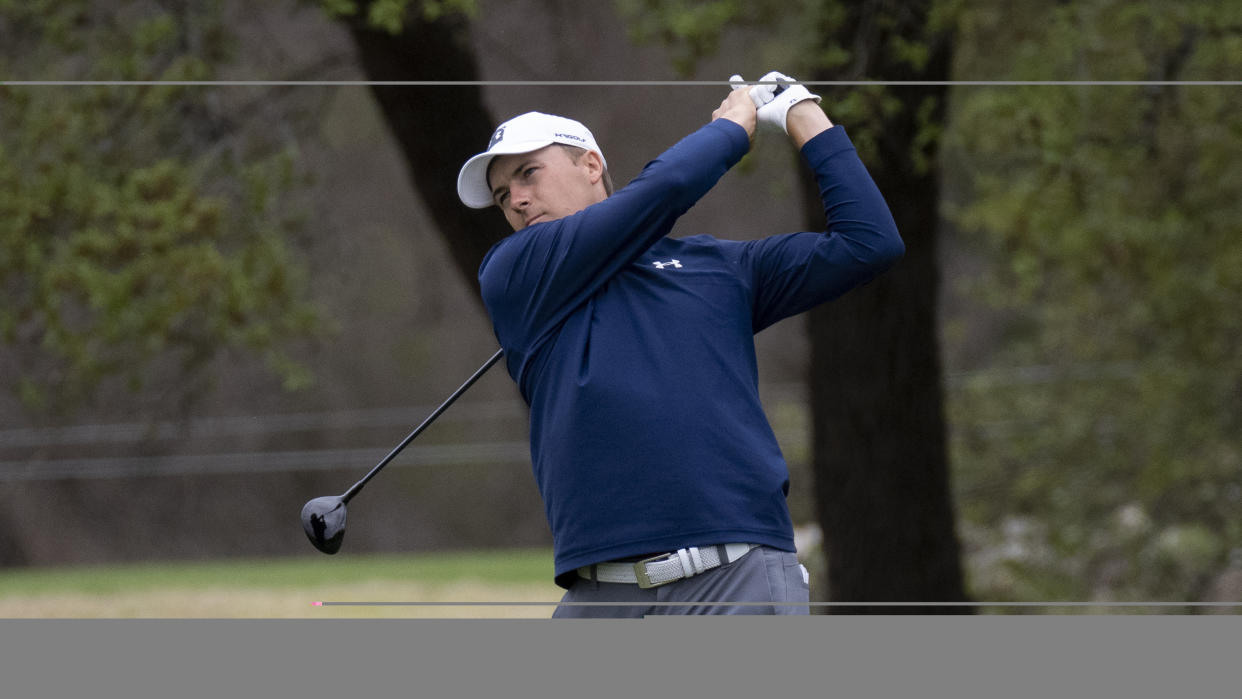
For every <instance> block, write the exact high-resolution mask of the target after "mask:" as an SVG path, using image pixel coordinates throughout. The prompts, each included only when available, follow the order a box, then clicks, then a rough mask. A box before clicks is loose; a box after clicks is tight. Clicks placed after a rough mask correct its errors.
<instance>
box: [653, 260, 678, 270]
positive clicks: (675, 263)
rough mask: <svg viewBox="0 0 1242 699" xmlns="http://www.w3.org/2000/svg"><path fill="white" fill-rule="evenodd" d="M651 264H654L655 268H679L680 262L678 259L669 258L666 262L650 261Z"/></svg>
mask: <svg viewBox="0 0 1242 699" xmlns="http://www.w3.org/2000/svg"><path fill="white" fill-rule="evenodd" d="M651 264H653V265H655V268H656V269H664V268H665V267H672V268H674V269H681V262H679V261H678V260H669V261H668V262H652V263H651Z"/></svg>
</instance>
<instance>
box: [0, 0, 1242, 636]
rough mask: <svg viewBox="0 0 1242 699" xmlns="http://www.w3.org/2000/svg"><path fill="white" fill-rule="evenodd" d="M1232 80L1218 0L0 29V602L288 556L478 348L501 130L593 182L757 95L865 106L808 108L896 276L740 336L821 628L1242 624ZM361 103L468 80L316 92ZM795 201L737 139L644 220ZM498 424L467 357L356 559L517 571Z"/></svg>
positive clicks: (1230, 13)
mask: <svg viewBox="0 0 1242 699" xmlns="http://www.w3.org/2000/svg"><path fill="white" fill-rule="evenodd" d="M1240 67H1242V2H1213V3H1196V2H1189V3H1178V4H1166V5H1157V4H1154V3H1143V4H1136V3H1126V2H1117V1H1113V0H1083V1H1081V2H1067V3H1055V4H1048V5H1047V6H1032V7H1025V6H1022V5H1021V4H1019V5H1017V6H1015V5H1013V4H1012V3H996V2H982V1H979V0H939V1H935V2H914V3H888V2H879V1H875V0H872V1H859V2H845V1H831V0H830V1H823V2H810V1H809V0H793V1H790V0H786V2H782V3H776V2H767V1H766V0H764V1H760V2H753V1H752V2H741V1H740V0H737V1H728V0H716V1H709V2H697V3H696V2H677V1H673V0H616V1H615V2H599V3H574V2H567V1H565V0H516V1H513V0H511V1H507V2H500V1H499V0H371V1H369V2H367V1H362V0H358V1H355V0H321V1H318V2H316V1H313V0H301V1H298V0H273V1H272V2H266V3H260V4H255V3H247V2H241V1H240V0H215V1H209V0H204V1H202V2H191V1H181V0H132V1H129V0H111V1H110V2H79V1H74V0H62V1H61V2H56V3H51V2H29V3H12V2H0V80H3V81H5V84H3V85H0V294H2V296H0V298H2V300H3V302H2V303H0V388H2V389H3V390H2V392H0V573H2V572H3V571H4V570H5V569H8V570H11V571H12V570H20V569H29V568H38V567H44V566H64V565H77V564H87V563H91V564H94V563H105V562H137V561H161V560H170V561H204V560H208V559H213V560H214V559H234V558H253V557H286V556H299V557H308V558H309V557H317V556H321V554H319V553H317V552H315V551H314V550H313V549H312V548H311V546H310V545H309V544H308V542H307V541H306V539H305V536H304V534H303V533H302V532H301V528H300V525H299V519H298V513H299V511H300V509H301V506H302V504H303V503H304V502H306V501H307V500H309V499H310V498H312V497H316V496H319V495H329V494H337V493H340V492H342V491H343V490H345V488H347V487H348V486H349V485H350V484H352V483H353V482H354V481H355V480H356V479H357V478H359V477H360V476H361V475H362V474H363V473H365V472H366V470H367V469H369V468H370V467H371V466H372V465H374V464H375V463H376V462H377V461H378V460H379V459H380V458H381V457H382V456H384V454H386V453H387V452H388V450H389V449H391V447H392V446H394V445H395V444H396V443H397V442H398V441H400V439H401V438H402V437H404V436H405V434H406V433H408V431H409V429H410V428H411V427H412V426H413V425H415V424H417V423H418V422H419V421H421V420H422V419H423V417H425V416H426V415H427V414H428V413H429V412H430V411H431V410H432V409H433V408H434V407H435V406H436V405H438V404H439V403H440V401H441V400H443V399H444V398H445V397H446V396H447V395H448V394H449V393H450V392H451V391H452V390H453V389H455V388H456V387H457V386H458V385H459V384H460V383H461V382H462V381H463V380H464V379H465V378H466V377H467V376H469V375H470V373H471V372H472V371H473V370H474V369H475V368H476V367H477V366H479V365H480V364H481V363H482V362H483V361H484V360H486V359H487V358H488V357H489V356H491V354H492V353H493V352H494V351H495V348H496V341H495V338H494V336H493V334H492V332H491V329H490V324H489V323H488V320H487V318H486V315H485V314H484V312H483V310H482V305H481V303H480V301H479V298H478V293H477V286H476V284H475V282H474V278H473V271H474V269H476V268H477V264H478V259H479V258H480V257H481V255H482V253H483V252H484V251H485V250H486V247H487V243H486V241H487V239H488V236H490V235H494V234H495V231H496V230H497V227H500V226H504V223H503V221H502V220H501V219H500V216H499V215H498V214H496V212H494V211H487V212H472V211H467V210H464V207H461V206H460V204H458V203H457V201H456V196H455V193H454V191H453V189H452V188H453V185H454V183H455V178H456V174H457V168H458V167H460V164H461V162H463V161H464V159H465V157H468V156H469V155H471V154H473V153H474V152H478V151H479V150H482V149H483V148H484V147H485V146H486V144H487V139H488V137H489V136H490V130H491V128H492V126H494V125H495V124H496V123H499V122H500V121H502V120H504V119H506V118H508V117H510V116H513V115H515V114H518V113H521V112H524V111H528V110H532V109H534V110H539V111H545V112H552V113H558V114H564V115H566V116H570V117H573V118H576V119H579V120H581V121H583V122H584V123H586V124H587V125H588V126H589V127H590V128H591V129H592V130H593V132H594V133H595V135H596V137H597V139H598V141H599V143H600V145H601V148H602V149H603V150H604V154H605V156H606V157H607V160H608V163H609V167H610V170H611V172H612V176H613V179H614V181H616V183H617V185H618V186H621V185H623V184H624V183H625V182H627V181H629V180H630V179H632V178H633V177H634V176H635V175H636V174H637V173H638V172H639V171H640V170H641V168H642V167H643V165H644V163H646V162H647V161H648V160H650V159H651V158H653V157H655V156H656V155H657V154H659V153H660V152H661V151H662V150H664V149H665V148H667V147H668V146H670V145H672V144H673V143H675V142H676V141H677V140H678V139H679V138H681V137H682V136H684V135H685V134H687V133H689V132H691V131H692V130H694V129H696V128H697V127H698V126H700V125H701V124H703V123H705V122H706V121H708V120H709V119H710V114H711V112H712V110H713V109H714V108H715V107H716V106H717V105H718V104H719V102H720V100H721V99H722V98H723V96H724V91H725V89H726V87H725V84H724V83H725V81H726V80H727V78H728V77H729V76H730V75H732V74H733V73H741V74H742V75H743V76H744V77H746V78H748V79H752V80H753V79H758V78H759V77H760V76H761V75H762V74H764V73H766V72H767V71H768V70H770V69H773V68H775V69H779V70H782V71H783V72H786V73H789V74H792V75H794V76H796V77H798V78H801V79H803V80H808V81H812V80H814V81H869V82H871V83H872V84H869V85H839V84H838V85H830V84H821V85H817V86H815V87H814V88H813V91H815V92H818V93H819V94H821V95H823V97H824V100H823V102H822V107H823V108H824V109H825V111H826V112H827V113H828V115H829V116H830V117H831V118H832V119H833V120H834V122H836V123H838V124H841V125H843V126H845V128H847V129H848V131H849V133H850V136H851V138H852V139H853V141H854V142H855V144H856V145H857V146H858V149H859V151H860V154H861V155H862V157H863V160H864V162H865V163H866V164H867V165H868V168H869V169H870V170H871V172H872V174H873V176H875V178H876V180H877V183H878V184H879V185H880V187H881V190H882V191H883V192H884V193H885V196H886V198H887V199H888V200H889V203H890V206H892V208H893V210H894V215H895V217H896V218H897V219H898V223H899V227H900V228H901V230H902V233H903V236H904V237H905V239H906V241H907V246H908V253H907V257H906V259H904V260H903V261H902V262H901V263H899V265H898V267H897V268H895V269H894V270H893V271H892V272H890V273H889V274H887V275H885V277H884V278H882V279H880V280H877V282H875V283H873V284H871V285H869V286H868V287H867V288H865V289H862V290H859V292H857V293H856V294H851V295H850V296H849V297H847V298H846V299H842V301H841V302H837V303H833V304H829V307H825V308H822V309H817V310H816V311H815V312H813V313H811V314H808V315H807V316H805V317H799V318H795V319H791V320H787V321H785V322H783V323H781V324H779V325H777V326H776V327H774V328H771V329H769V330H767V331H765V332H763V333H761V334H760V335H759V336H758V337H757V338H756V341H757V344H758V347H759V352H760V366H761V386H762V395H763V398H764V402H765V406H766V407H767V410H768V414H769V417H770V419H771V421H772V423H773V426H774V428H775V429H776V432H777V436H778V438H779V439H780V442H781V446H782V449H783V450H784V452H785V454H786V457H787V459H788V461H789V464H790V470H791V481H792V485H791V487H792V489H791V493H790V506H791V509H792V511H793V514H794V518H795V522H796V523H797V525H798V527H799V532H800V540H801V542H802V543H803V546H802V551H801V554H802V556H803V559H804V560H805V561H807V562H808V563H809V564H811V567H812V568H813V570H814V575H815V580H814V581H813V584H814V586H815V591H816V596H817V598H818V599H821V600H841V601H847V600H858V601H961V600H976V601H988V600H996V601H1053V600H1092V601H1101V602H1107V601H1175V602H1211V601H1216V602H1230V601H1232V602H1239V601H1242V438H1240V437H1239V435H1240V434H1242V352H1240V351H1239V340H1240V339H1242V314H1239V312H1238V309H1239V306H1240V302H1242V236H1240V235H1239V233H1242V224H1240V223H1239V221H1242V196H1240V193H1242V191H1240V190H1242V85H1239V84H1237V83H1236V82H1235V83H1233V84H1230V83H1228V82H1225V81H1231V80H1233V81H1236V80H1237V79H1238V78H1239V76H1240V75H1242V71H1240V70H1239V68H1240ZM66 80H73V81H94V82H95V84H91V85H72V86H70V85H48V84H43V85H31V84H14V83H13V81H66ZM393 80H396V81H402V80H406V81H464V82H463V83H460V84H457V85H454V86H445V85H433V86H383V85H374V86H368V85H363V84H353V85H332V84H327V83H332V82H354V83H358V82H360V81H393ZM132 81H169V82H174V81H221V82H218V83H216V84H209V85H174V84H167V85H153V84H141V85H140V84H135V83H134V82H132ZM229 81H234V83H233V84H229ZM240 81H265V83H266V84H262V85H245V84H237V83H238V82H240ZM567 81H570V82H596V83H608V82H617V83H621V84H588V85H582V84H564V83H565V82H567ZM644 81H665V82H657V83H655V84H642V83H643V82H644ZM674 81H719V84H718V85H704V84H674ZM892 81H915V84H912V83H910V82H907V83H906V84H881V83H885V82H892ZM978 81H982V82H984V83H988V82H991V81H1077V82H1076V84H1064V85H1053V84H1039V85H1029V84H1028V85H1003V84H1002V85H997V84H978ZM1114 81H1128V82H1121V83H1118V82H1114ZM1213 81H1216V82H1213ZM125 82H129V84H106V83H125ZM308 82H309V83H311V84H307V83H308ZM972 82H974V83H975V84H971V83H972ZM556 83H562V84H556ZM818 206H819V205H818V203H817V202H816V200H815V198H814V196H813V193H812V194H811V195H810V196H808V192H807V177H806V176H805V173H804V171H803V170H802V169H801V166H800V164H799V162H798V159H797V154H796V153H795V152H794V151H793V149H792V148H791V147H790V146H789V145H788V144H787V143H786V139H785V138H784V137H783V136H781V135H779V134H778V135H773V134H761V135H760V136H759V138H758V140H757V141H756V144H755V147H754V148H753V149H752V152H751V154H750V155H748V156H747V158H746V159H745V160H744V161H743V162H742V163H741V164H740V165H739V166H738V167H737V168H735V169H734V170H733V171H732V172H730V173H729V174H728V175H727V176H726V177H725V178H724V180H722V182H721V183H720V185H719V186H718V187H716V188H715V189H714V190H713V191H712V192H711V193H710V194H709V195H708V196H707V197H705V198H704V199H703V200H702V201H701V202H700V204H699V205H698V206H696V207H695V208H694V209H692V210H691V212H690V213H689V214H687V215H686V216H685V217H683V219H682V221H681V222H680V223H679V225H678V228H677V229H676V231H675V234H677V235H690V234H697V233H703V232H708V233H712V234H715V235H718V236H720V237H726V238H735V239H744V238H754V237H761V236H764V235H768V234H772V233H777V232H785V231H791V230H806V229H814V228H816V227H817V226H818V225H819V224H818V223H817V222H816V217H818V221H819V222H822V219H823V214H822V211H818V210H817V209H818ZM525 421H526V412H525V407H524V405H523V403H522V401H521V400H520V398H519V397H518V395H517V391H516V388H515V386H514V385H513V382H512V381H511V380H510V379H509V378H508V377H507V376H506V375H504V372H503V371H501V370H499V369H495V370H493V372H492V373H491V374H490V375H489V376H487V377H485V378H484V379H483V380H481V381H480V382H479V383H478V384H477V385H476V386H475V387H474V388H472V389H471V390H470V392H469V393H468V394H467V395H466V396H465V397H463V398H462V400H461V401H460V402H459V403H457V404H456V405H455V406H454V407H453V408H452V409H451V410H450V411H449V412H448V413H446V414H445V415H444V417H442V418H440V420H439V421H438V422H437V423H436V424H435V425H434V426H433V427H432V428H430V429H429V430H428V431H427V432H426V433H425V434H424V435H423V436H422V437H420V438H419V440H418V441H416V442H415V443H414V444H413V445H412V446H411V447H410V448H409V449H407V450H406V451H405V452H404V453H403V454H402V455H401V456H400V457H398V459H397V460H396V461H394V463H393V464H392V466H391V467H389V468H388V469H387V470H386V472H385V473H384V474H383V476H382V477H381V478H380V479H378V480H377V481H375V482H374V483H373V484H372V485H370V486H369V487H368V489H367V490H366V491H365V492H364V493H363V494H362V495H360V496H359V497H358V498H357V499H355V500H354V501H353V502H352V503H351V518H350V524H349V530H348V535H347V537H346V541H345V546H344V548H345V550H346V551H348V552H350V553H359V554H361V553H379V552H424V551H454V550H469V549H493V548H509V547H512V548H540V547H547V546H550V543H551V540H550V535H549V531H548V528H547V525H546V522H545V520H544V515H543V509H542V505H541V503H540V501H539V497H538V493H537V491H536V490H535V488H534V484H533V479H532V478H531V475H530V464H529V455H528V452H527V446H526V442H525V440H526V436H527V432H526V423H525ZM546 565H547V575H548V577H549V578H550V577H551V558H550V556H549V557H548V559H547V563H546ZM964 610H969V608H965V609H964ZM882 611H887V612H891V611H892V609H891V608H890V609H887V610H882Z"/></svg>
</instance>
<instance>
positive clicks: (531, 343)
mask: <svg viewBox="0 0 1242 699" xmlns="http://www.w3.org/2000/svg"><path fill="white" fill-rule="evenodd" d="M749 144H750V141H749V138H748V136H747V134H746V130H745V129H743V128H742V127H741V126H739V125H738V124H736V123H734V122H731V121H728V120H725V119H717V120H716V121H713V122H711V123H709V124H707V125H705V126H703V127H702V128H700V129H699V130H698V131H696V132H694V133H693V134H691V135H689V136H687V137H686V138H684V139H682V140H681V141H680V142H678V143H677V144H676V145H674V146H673V147H672V148H670V149H668V150H667V151H665V152H664V153H663V154H661V155H660V156H659V157H658V158H656V159H655V160H653V161H651V162H650V163H648V164H647V166H646V167H644V168H643V171H642V172H641V173H640V174H639V175H638V177H636V178H635V179H634V180H633V181H632V182H630V184H628V185H626V186H625V187H624V188H622V189H620V190H618V191H617V192H615V193H614V194H613V195H612V196H610V197H609V198H607V199H605V200H604V201H602V202H599V203H597V204H594V205H592V206H589V207H587V208H586V209H583V210H582V211H579V212H578V213H576V214H574V215H572V216H567V217H565V218H562V219H558V220H555V221H549V222H545V223H537V224H535V225H532V226H528V227H527V228H524V229H522V230H520V231H517V232H516V233H514V234H513V235H511V236H509V237H508V238H506V239H504V240H503V241H501V242H500V243H498V244H497V245H496V246H495V247H493V248H492V250H490V251H489V252H488V254H487V256H486V257H484V259H483V263H482V264H481V265H480V268H479V284H480V288H481V290H482V294H483V302H484V305H486V307H487V310H488V313H489V315H490V316H491V318H492V323H493V326H494V327H495V329H496V334H497V336H498V338H499V339H500V342H501V345H502V346H503V347H504V348H505V350H506V352H512V353H516V354H526V353H528V352H529V351H531V350H532V349H533V348H534V347H536V346H538V344H539V343H540V342H541V341H542V340H543V339H544V338H546V337H547V336H548V335H549V334H550V333H551V332H552V331H553V330H554V329H555V328H556V326H557V325H558V324H559V323H561V322H562V321H563V320H564V319H565V317H566V316H567V315H568V314H569V313H570V312H572V311H573V309H574V308H576V307H578V306H580V305H581V304H583V303H585V302H586V301H587V299H589V298H590V297H591V296H592V295H593V294H594V293H595V292H596V291H598V290H599V289H600V288H601V287H602V286H603V285H604V284H606V283H607V282H608V280H609V279H611V278H612V277H613V276H614V275H615V274H617V273H618V272H619V271H620V270H621V269H623V268H624V267H625V266H626V265H628V264H630V263H631V262H633V261H634V260H635V259H637V258H638V256H640V255H641V254H642V253H643V252H644V251H646V250H647V249H648V248H650V247H651V246H652V245H653V244H654V243H655V242H656V241H657V240H659V239H660V238H662V237H664V236H665V235H667V234H668V233H669V231H670V230H671V229H672V227H673V224H674V223H675V222H676V220H677V218H678V217H679V216H681V215H682V214H683V213H685V212H686V210H688V209H689V208H690V207H691V206H693V205H694V203H695V202H697V201H698V200H699V199H700V198H701V197H702V196H703V195H704V194H706V193H707V192H708V190H710V189H711V188H712V187H713V186H714V185H715V184H716V182H717V181H718V180H719V179H720V178H721V177H722V176H723V175H724V173H725V172H726V171H728V169H729V168H731V167H732V166H733V165H734V164H736V163H737V161H739V160H741V158H742V156H743V155H745V154H746V151H747V150H748V149H749V147H750V145H749ZM511 368H512V365H511Z"/></svg>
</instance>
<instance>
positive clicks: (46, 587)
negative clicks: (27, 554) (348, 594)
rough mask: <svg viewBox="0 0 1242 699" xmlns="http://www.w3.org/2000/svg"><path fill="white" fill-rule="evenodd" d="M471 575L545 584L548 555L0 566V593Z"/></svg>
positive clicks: (438, 579) (440, 579) (436, 579)
mask: <svg viewBox="0 0 1242 699" xmlns="http://www.w3.org/2000/svg"><path fill="white" fill-rule="evenodd" d="M471 579H475V580H487V581H491V582H493V583H505V584H517V585H522V584H538V583H547V584H549V585H550V584H551V579H552V552H551V550H549V549H517V550H511V549H509V550H496V551H469V552H453V553H419V554H383V555H379V554H376V555H337V556H322V555H321V556H315V557H305V556H299V557H296V558H273V559H230V560H217V561H207V562H160V563H132V564H113V565H86V566H72V567H68V566H67V567H54V568H51V567H49V568H16V569H0V597H4V596H10V595H12V596H18V595H21V596H30V595H48V594H58V593H83V594H116V593H133V592H140V591H143V590H151V589H168V588H202V587H209V586H233V587H247V588H289V587H316V586H322V585H327V584H341V583H357V582H361V581H373V580H392V581H399V582H419V583H427V584H444V583H451V582H454V581H461V580H471Z"/></svg>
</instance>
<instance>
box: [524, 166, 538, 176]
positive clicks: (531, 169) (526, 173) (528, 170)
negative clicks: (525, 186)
mask: <svg viewBox="0 0 1242 699" xmlns="http://www.w3.org/2000/svg"><path fill="white" fill-rule="evenodd" d="M538 169H539V168H536V167H528V168H526V169H525V170H523V171H522V177H530V173H532V172H534V171H535V170H538Z"/></svg>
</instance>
